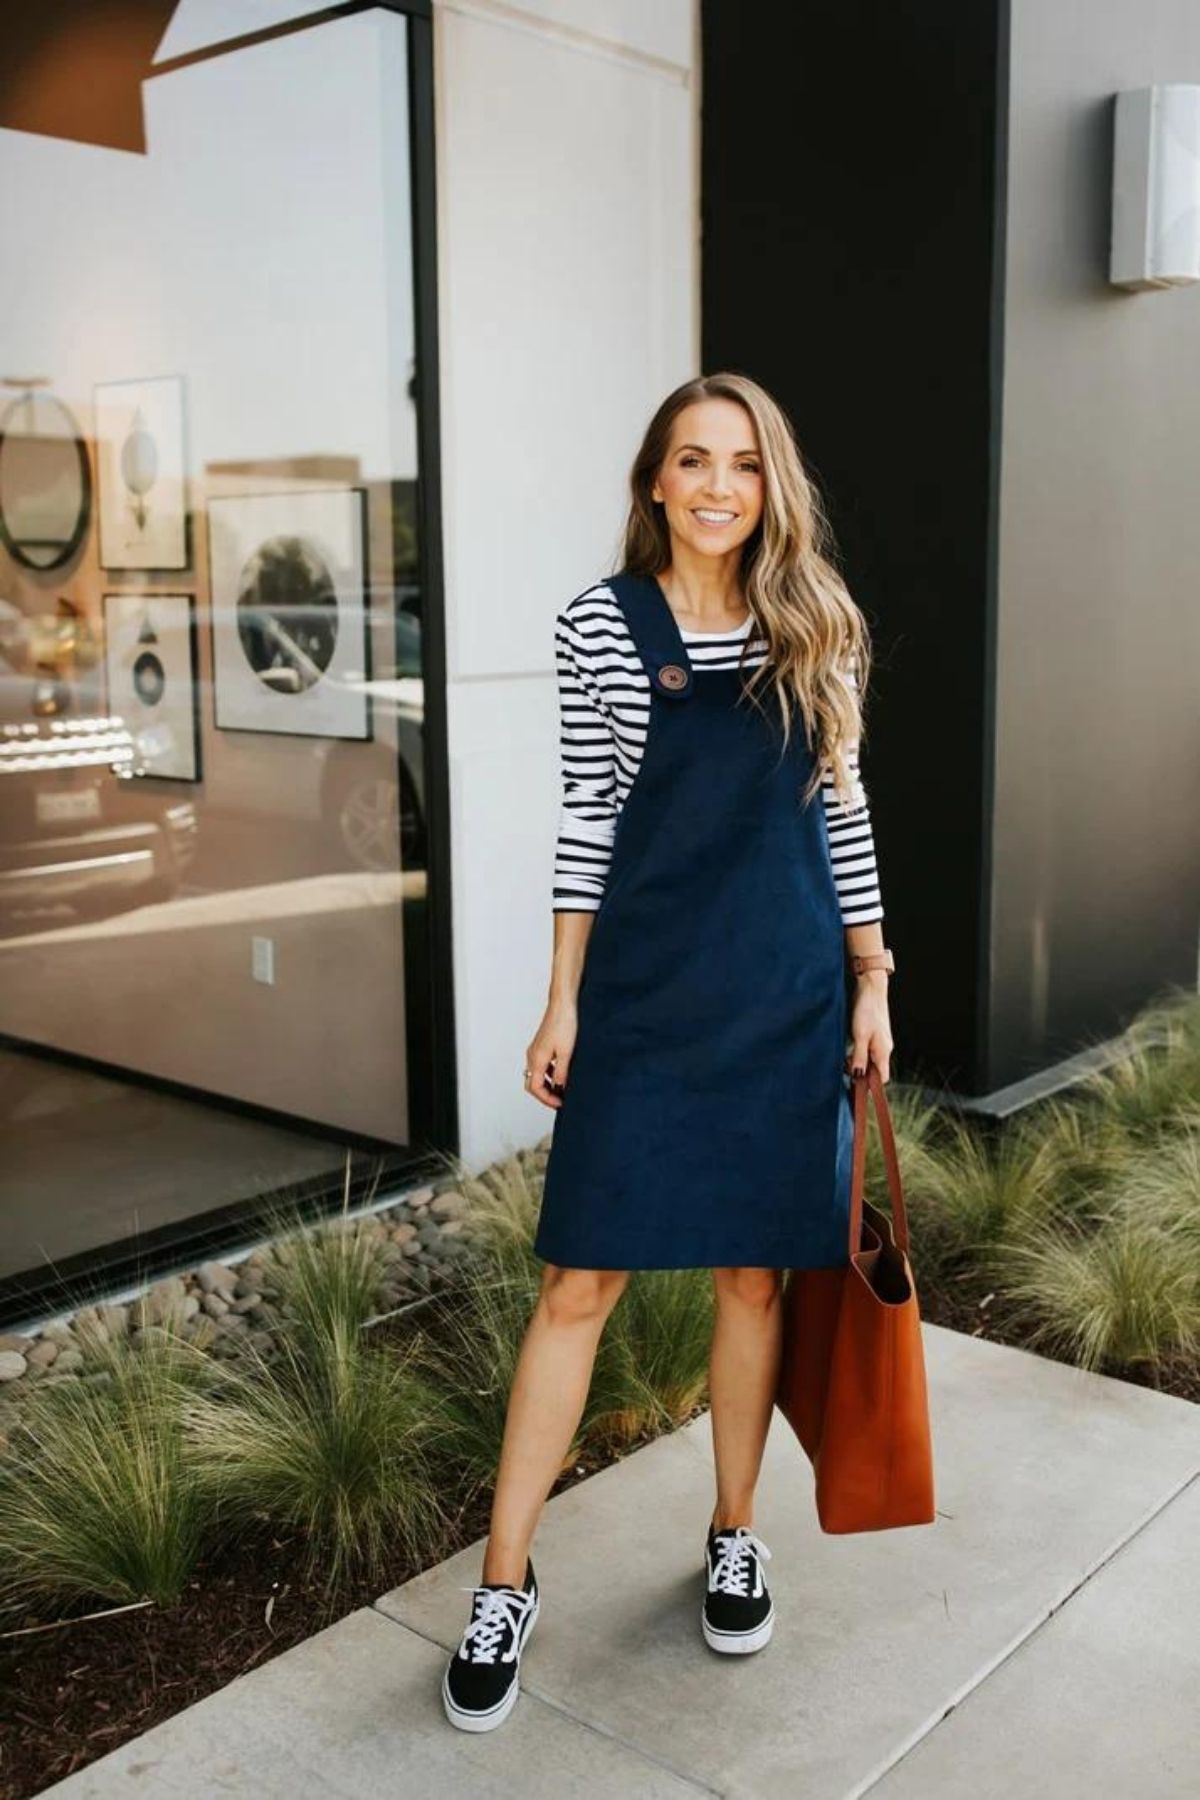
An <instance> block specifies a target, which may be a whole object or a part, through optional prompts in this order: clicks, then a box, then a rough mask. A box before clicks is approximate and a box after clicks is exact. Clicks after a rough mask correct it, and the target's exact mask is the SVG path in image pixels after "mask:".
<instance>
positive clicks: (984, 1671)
mask: <svg viewBox="0 0 1200 1800" xmlns="http://www.w3.org/2000/svg"><path fill="white" fill-rule="evenodd" d="M1197 1481H1200V1465H1198V1466H1197V1467H1196V1468H1194V1469H1193V1470H1192V1471H1191V1472H1190V1473H1189V1474H1188V1475H1185V1476H1184V1478H1183V1480H1182V1481H1180V1482H1178V1483H1177V1484H1176V1486H1175V1487H1173V1488H1172V1489H1171V1491H1170V1493H1169V1494H1166V1495H1165V1496H1164V1497H1163V1499H1162V1500H1160V1501H1159V1502H1158V1503H1157V1505H1155V1506H1152V1507H1151V1508H1150V1510H1149V1512H1147V1513H1146V1514H1145V1515H1144V1516H1143V1517H1142V1518H1141V1519H1140V1520H1139V1521H1138V1522H1137V1523H1136V1524H1134V1525H1132V1526H1131V1527H1130V1529H1129V1530H1128V1531H1127V1532H1125V1533H1124V1535H1123V1536H1122V1537H1120V1538H1118V1539H1117V1540H1116V1542H1115V1543H1113V1544H1112V1545H1110V1546H1109V1548H1108V1549H1107V1550H1105V1551H1103V1552H1102V1553H1101V1555H1099V1556H1098V1557H1096V1558H1095V1560H1094V1561H1093V1562H1092V1563H1091V1564H1090V1565H1089V1566H1088V1567H1087V1568H1086V1569H1084V1571H1083V1573H1082V1574H1081V1575H1080V1576H1079V1578H1078V1580H1076V1581H1074V1582H1073V1583H1072V1584H1071V1586H1070V1587H1067V1588H1065V1589H1064V1590H1063V1591H1062V1593H1060V1594H1059V1596H1058V1598H1057V1599H1056V1600H1052V1601H1051V1602H1050V1604H1049V1606H1047V1607H1046V1609H1045V1610H1044V1611H1043V1612H1042V1613H1040V1614H1039V1615H1038V1616H1037V1617H1036V1618H1035V1619H1033V1620H1031V1622H1030V1623H1029V1625H1028V1626H1027V1627H1026V1628H1025V1629H1024V1630H1022V1631H1019V1632H1018V1633H1017V1634H1016V1636H1015V1637H1014V1638H1013V1639H1012V1640H1011V1641H1010V1642H1009V1643H1008V1644H1007V1645H1005V1647H1004V1648H1003V1649H1002V1650H999V1651H997V1653H996V1655H995V1656H993V1657H991V1658H990V1660H989V1661H988V1662H986V1663H985V1664H984V1665H983V1667H982V1668H980V1669H978V1670H977V1671H976V1672H975V1674H974V1675H973V1676H972V1677H971V1679H970V1680H969V1681H965V1682H963V1684H962V1686H961V1687H960V1688H959V1689H958V1690H957V1692H956V1693H955V1694H954V1695H953V1696H952V1697H951V1698H950V1699H949V1700H948V1701H947V1702H946V1705H945V1706H943V1707H941V1708H940V1709H939V1710H938V1711H937V1712H936V1713H935V1714H933V1715H932V1716H931V1717H930V1718H928V1719H927V1720H926V1721H925V1722H924V1724H922V1725H918V1726H917V1728H916V1730H915V1731H913V1732H911V1733H910V1734H909V1736H908V1737H907V1738H905V1740H904V1742H903V1743H902V1744H900V1745H898V1747H897V1749H896V1750H895V1752H894V1754H892V1755H890V1756H888V1757H887V1758H886V1759H885V1760H884V1761H883V1762H881V1763H878V1764H877V1765H876V1766H875V1768H874V1769H872V1770H871V1772H870V1774H868V1775H866V1776H864V1778H863V1779H862V1781H860V1782H857V1783H856V1784H855V1785H854V1787H852V1788H848V1789H847V1790H846V1793H845V1794H844V1795H843V1800H862V1797H863V1795H865V1794H868V1793H870V1791H871V1789H872V1788H875V1787H878V1785H879V1783H880V1782H881V1781H882V1780H883V1779H884V1777H885V1776H886V1775H890V1774H891V1772H892V1770H893V1769H895V1768H896V1767H897V1765H898V1764H900V1763H902V1762H903V1761H904V1759H905V1757H906V1756H908V1755H909V1754H910V1752H912V1751H913V1750H915V1749H916V1748H917V1745H918V1744H920V1743H922V1742H923V1741H924V1740H925V1739H926V1738H927V1737H929V1736H930V1735H931V1734H932V1733H933V1732H935V1731H936V1730H937V1729H938V1727H939V1726H940V1725H941V1724H943V1723H944V1722H945V1720H946V1719H948V1718H949V1717H950V1715H951V1713H952V1712H954V1711H955V1710H956V1708H958V1707H959V1706H961V1705H962V1703H963V1701H964V1700H967V1699H969V1698H970V1696H971V1695H972V1694H973V1693H975V1691H976V1690H977V1689H978V1688H980V1687H982V1686H983V1684H984V1682H985V1681H987V1680H989V1679H990V1677H991V1676H993V1675H994V1674H995V1673H996V1671H997V1669H999V1668H1001V1667H1002V1666H1003V1665H1004V1664H1005V1663H1006V1662H1008V1661H1009V1660H1010V1659H1011V1658H1012V1657H1014V1656H1015V1655H1016V1654H1017V1652H1018V1651H1019V1650H1021V1649H1023V1648H1024V1646H1025V1645H1026V1644H1027V1643H1029V1641H1030V1640H1031V1639H1032V1638H1034V1637H1036V1636H1037V1634H1038V1633H1039V1632H1040V1631H1041V1630H1042V1628H1043V1627H1044V1626H1045V1625H1047V1624H1048V1623H1049V1621H1050V1620H1051V1619H1052V1618H1053V1617H1054V1615H1055V1613H1057V1612H1060V1611H1061V1610H1062V1608H1063V1607H1064V1606H1067V1605H1069V1604H1070V1602H1071V1601H1072V1600H1073V1599H1074V1598H1075V1596H1076V1594H1078V1593H1080V1592H1081V1591H1082V1589H1083V1588H1085V1587H1086V1586H1087V1585H1088V1583H1089V1582H1091V1581H1093V1580H1094V1579H1095V1577H1096V1576H1097V1575H1098V1574H1100V1572H1101V1570H1103V1569H1105V1568H1107V1566H1108V1564H1109V1563H1111V1562H1112V1560H1113V1558H1114V1557H1116V1556H1119V1555H1120V1553H1121V1551H1122V1550H1124V1549H1125V1548H1126V1547H1127V1546H1128V1545H1130V1544H1132V1543H1133V1542H1134V1541H1135V1539H1137V1538H1139V1537H1141V1535H1142V1533H1143V1532H1144V1531H1146V1530H1148V1529H1149V1527H1150V1526H1151V1525H1153V1524H1154V1521H1155V1520H1156V1519H1158V1518H1161V1516H1162V1514H1163V1513H1165V1512H1166V1511H1167V1509H1168V1508H1169V1507H1171V1506H1173V1505H1174V1504H1175V1502H1176V1501H1177V1500H1179V1499H1181V1498H1182V1497H1183V1495H1184V1494H1186V1493H1187V1491H1188V1489H1189V1488H1191V1487H1193V1486H1194V1485H1195V1484H1196V1482H1197Z"/></svg>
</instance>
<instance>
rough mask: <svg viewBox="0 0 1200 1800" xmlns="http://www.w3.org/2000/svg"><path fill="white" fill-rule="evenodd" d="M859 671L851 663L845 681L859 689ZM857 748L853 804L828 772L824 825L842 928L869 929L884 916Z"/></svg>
mask: <svg viewBox="0 0 1200 1800" xmlns="http://www.w3.org/2000/svg"><path fill="white" fill-rule="evenodd" d="M856 667H857V665H856V664H854V663H851V664H850V665H848V667H847V670H846V679H847V680H848V681H849V683H850V685H851V687H855V688H856V687H857V686H858V677H857V674H856V673H855V670H856ZM858 748H859V746H858V740H857V739H855V740H854V741H853V742H852V743H851V744H849V745H847V749H846V760H847V763H848V765H849V769H850V781H851V800H850V802H849V803H848V804H845V805H844V804H843V802H842V800H841V797H840V796H839V795H838V793H837V791H836V789H835V787H834V782H833V771H832V770H831V769H826V771H825V774H824V777H823V785H822V798H823V800H824V802H825V823H826V825H827V826H828V829H829V857H830V861H831V863H832V864H833V884H834V887H835V888H836V889H837V896H838V903H839V905H840V907H841V909H842V924H843V925H870V924H872V923H873V922H874V921H875V920H876V919H882V918H883V916H884V914H883V898H882V895H881V893H880V890H879V869H878V866H877V862H876V856H875V836H874V833H873V831H872V829H871V811H870V806H869V803H868V800H867V794H866V789H865V788H864V787H863V784H862V778H861V776H860V774H859V768H858Z"/></svg>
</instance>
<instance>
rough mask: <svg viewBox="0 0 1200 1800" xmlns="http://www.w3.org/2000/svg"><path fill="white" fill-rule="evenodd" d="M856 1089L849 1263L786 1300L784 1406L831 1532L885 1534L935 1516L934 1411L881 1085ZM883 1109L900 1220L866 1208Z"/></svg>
mask: <svg viewBox="0 0 1200 1800" xmlns="http://www.w3.org/2000/svg"><path fill="white" fill-rule="evenodd" d="M851 1079H852V1081H853V1083H854V1155H853V1163H852V1172H851V1180H850V1257H849V1261H848V1263H847V1264H846V1265H845V1266H844V1267H842V1268H837V1269H792V1270H791V1271H790V1272H789V1274H788V1277H787V1281H786V1282H785V1284H784V1292H783V1357H782V1361H781V1363H780V1369H779V1385H778V1389H777V1391H776V1396H775V1398H776V1404H777V1405H778V1406H779V1408H780V1410H781V1411H782V1412H783V1414H784V1416H785V1417H786V1418H787V1420H788V1423H789V1424H790V1425H791V1427H792V1429H793V1430H794V1432H795V1433H796V1436H797V1437H798V1438H799V1440H800V1442H801V1444H802V1445H803V1447H804V1450H805V1452H806V1453H807V1455H808V1457H809V1460H810V1461H811V1463H812V1465H813V1470H814V1472H815V1475H816V1499H817V1517H818V1519H819V1520H820V1523H821V1529H822V1530H823V1531H830V1532H847V1531H886V1530H888V1529H890V1528H891V1527H893V1526H898V1525H928V1524H931V1523H932V1521H933V1517H934V1500H933V1455H932V1446H931V1442H930V1434H929V1401H928V1395H927V1392H926V1385H925V1354H924V1347H923V1345H922V1342H921V1320H920V1314H919V1312H918V1308H917V1291H916V1286H915V1284H914V1282H913V1273H912V1267H911V1265H910V1263H909V1260H908V1218H907V1215H906V1213H905V1210H904V1195H903V1192H902V1190H901V1186H900V1164H899V1159H898V1158H897V1155H896V1140H895V1137H894V1135H893V1132H892V1121H891V1115H890V1113H889V1112H888V1106H887V1100H886V1098H885V1096H884V1091H883V1085H884V1084H883V1080H882V1078H881V1076H880V1073H879V1070H878V1068H877V1066H876V1065H875V1063H873V1062H870V1061H868V1063H867V1069H866V1073H865V1075H852V1077H851ZM868 1087H869V1088H870V1092H871V1098H872V1099H873V1101H874V1103H875V1115H876V1119H877V1121H878V1124H879V1133H880V1139H881V1142H882V1146H883V1158H884V1164H885V1166H886V1169H887V1179H888V1188H889V1190H890V1193H891V1208H892V1216H891V1218H890V1219H889V1218H888V1217H887V1215H886V1214H884V1213H882V1212H880V1211H879V1210H878V1208H876V1207H874V1206H872V1205H871V1204H870V1202H869V1201H864V1198H863V1177H864V1174H865V1171H866V1161H867V1090H868Z"/></svg>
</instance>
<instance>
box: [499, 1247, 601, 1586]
mask: <svg viewBox="0 0 1200 1800" xmlns="http://www.w3.org/2000/svg"><path fill="white" fill-rule="evenodd" d="M628 1279H629V1275H628V1272H627V1271H626V1270H623V1269H561V1268H559V1267H558V1266H557V1265H556V1264H554V1263H547V1265H546V1268H545V1270H544V1272H543V1275H542V1290H541V1293H540V1294H539V1296H538V1301H537V1305H536V1306H535V1307H534V1309H533V1312H532V1314H531V1315H530V1320H529V1324H528V1325H527V1326H526V1328H525V1337H524V1340H523V1341H522V1344H521V1353H520V1355H519V1357H518V1358H517V1367H516V1371H515V1373H514V1375H513V1384H512V1392H511V1393H510V1395H509V1399H508V1412H507V1415H506V1417H505V1422H504V1441H503V1443H502V1445H501V1447H500V1462H499V1466H498V1468H497V1471H496V1491H495V1495H494V1497H493V1500H492V1517H491V1530H490V1533H489V1536H488V1541H487V1549H486V1551H485V1552H484V1558H483V1574H482V1576H481V1578H480V1579H481V1580H483V1581H503V1582H507V1583H509V1584H510V1585H511V1586H513V1587H519V1586H520V1585H521V1583H522V1582H523V1581H524V1579H525V1565H526V1561H527V1559H528V1555H529V1546H530V1544H531V1543H532V1541H533V1533H534V1528H535V1526H536V1525H537V1521H538V1515H539V1514H540V1512H541V1510H542V1506H543V1504H544V1503H545V1499H546V1495H547V1494H548V1493H549V1492H550V1489H551V1488H552V1487H553V1486H554V1482H555V1478H556V1477H557V1475H558V1472H559V1470H560V1469H561V1468H562V1465H563V1458H564V1457H565V1456H566V1454H567V1451H568V1449H569V1448H570V1444H571V1439H572V1437H573V1436H574V1434H575V1429H576V1427H577V1426H578V1424H579V1420H580V1417H581V1416H582V1413H583V1405H584V1401H585V1400H586V1399H587V1393H588V1387H589V1386H590V1384H591V1379H592V1365H593V1364H594V1362H595V1360H596V1347H597V1345H598V1344H599V1342H600V1334H601V1332H602V1331H603V1329H604V1326H605V1323H606V1321H607V1319H608V1315H609V1313H610V1312H611V1311H612V1309H613V1307H614V1306H615V1305H616V1303H617V1301H618V1300H619V1299H620V1297H621V1293H622V1291H623V1289H624V1287H625V1284H626V1282H627V1281H628Z"/></svg>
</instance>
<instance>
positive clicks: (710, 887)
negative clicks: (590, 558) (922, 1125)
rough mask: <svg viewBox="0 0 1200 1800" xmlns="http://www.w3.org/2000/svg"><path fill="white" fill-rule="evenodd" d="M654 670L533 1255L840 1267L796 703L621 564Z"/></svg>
mask: <svg viewBox="0 0 1200 1800" xmlns="http://www.w3.org/2000/svg"><path fill="white" fill-rule="evenodd" d="M609 585H610V586H611V588H612V590H613V592H614V593H615V594H616V596H617V599H618V601H619V603H620V606H621V610H622V613H623V614H624V617H625V619H626V621H627V623H628V625H629V629H630V632H631V634H632V637H633V641H634V643H635V645H636V647H637V650H638V654H639V656H640V658H641V661H642V663H643V666H644V667H645V670H646V673H647V675H648V676H649V678H650V718H649V725H648V728H647V733H646V741H645V745H644V748H643V753H642V760H641V763H640V765H639V767H638V770H637V773H636V775H635V777H634V781H633V785H632V787H631V788H630V790H629V793H628V795H627V796H626V799H625V803H624V805H623V807H622V808H621V811H620V813H619V814H618V817H617V823H616V828H615V832H614V836H613V844H612V856H611V861H610V863H609V866H608V870H607V873H606V877H605V886H604V890H603V893H602V895H601V900H600V906H599V908H598V910H597V912H596V916H595V919H594V920H593V923H592V928H591V933H590V936H589V938H588V944H587V950H586V955H585V959H584V967H583V972H582V976H581V979H580V986H579V993H578V1030H577V1033H576V1042H575V1050H574V1054H573V1057H572V1059H571V1064H570V1067H569V1069H568V1072H567V1081H566V1086H565V1088H564V1091H563V1098H562V1104H561V1106H559V1107H558V1108H557V1109H556V1111H555V1115H554V1128H553V1135H552V1138H551V1144H550V1155H549V1160H548V1163H547V1166H546V1173H545V1184H544V1189H543V1195H542V1202H541V1212H540V1216H539V1220H538V1227H537V1233H536V1236H535V1240H534V1250H535V1252H536V1254H537V1255H538V1256H540V1257H541V1258H543V1259H544V1260H545V1261H547V1262H552V1263H556V1264H559V1265H560V1266H562V1267H567V1268H587V1269H677V1268H713V1267H724V1266H734V1267H738V1266H741V1267H759V1268H830V1267H836V1266H838V1265H841V1264H843V1263H845V1261H846V1253H847V1239H848V1234H849V1216H848V1214H849V1200H850V1161H851V1151H852V1141H853V1111H852V1102H851V1098H850V1076H849V1074H848V1073H847V1071H846V1068H845V1059H846V1048H847V1045H846V1025H847V1019H846V1014H847V995H846V977H845V945H844V937H843V932H844V926H843V924H842V918H841V909H840V906H839V903H838V897H837V890H836V888H835V886H834V880H833V867H832V863H831V860H830V854H829V839H828V833H827V829H826V823H825V807H824V803H823V801H822V798H821V794H820V790H819V789H818V791H817V794H816V797H815V798H814V799H813V800H812V801H810V802H809V803H808V805H806V806H802V805H801V799H800V796H801V792H802V790H803V787H804V784H805V782H806V781H807V779H808V776H809V772H810V770H811V768H812V766H813V758H812V751H811V748H810V746H809V744H808V742H807V741H806V733H805V730H804V725H803V721H802V720H801V719H800V718H799V717H798V716H795V717H794V718H793V721H792V730H791V738H790V742H789V745H788V748H787V751H786V753H783V754H782V755H781V752H782V751H783V728H782V725H781V723H780V721H779V714H778V705H777V702H776V700H775V698H774V695H773V694H772V693H771V690H770V687H769V686H767V685H766V684H765V683H760V688H759V691H758V693H757V694H756V695H755V696H754V698H750V697H749V696H744V695H743V691H742V690H743V687H744V685H745V682H746V681H747V679H748V673H743V671H742V670H741V669H704V668H702V667H701V668H693V667H692V665H691V662H690V660H689V657H688V653H687V648H686V646H685V644H684V641H683V638H682V637H681V635H680V632H679V627H678V624H677V622H676V619H675V615H674V613H673V612H672V611H671V608H670V606H669V604H668V602H667V598H666V595H665V593H664V592H663V589H662V587H661V585H660V584H659V582H658V581H657V580H656V579H655V578H654V577H653V576H645V575H631V574H628V573H622V574H620V575H616V576H612V577H610V578H609Z"/></svg>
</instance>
